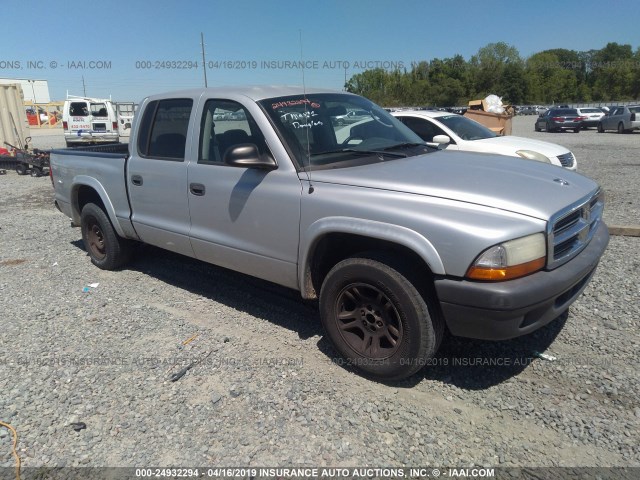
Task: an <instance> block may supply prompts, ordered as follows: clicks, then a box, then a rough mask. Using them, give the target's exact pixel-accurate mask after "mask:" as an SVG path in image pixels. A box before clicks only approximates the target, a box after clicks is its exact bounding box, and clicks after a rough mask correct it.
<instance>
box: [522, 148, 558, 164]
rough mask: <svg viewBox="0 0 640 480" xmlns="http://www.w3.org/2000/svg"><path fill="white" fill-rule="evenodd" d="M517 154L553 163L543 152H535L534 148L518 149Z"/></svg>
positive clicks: (528, 158)
mask: <svg viewBox="0 0 640 480" xmlns="http://www.w3.org/2000/svg"><path fill="white" fill-rule="evenodd" d="M516 154H517V155H519V156H521V157H522V158H526V159H527V160H535V161H537V162H544V163H551V160H549V158H548V157H546V156H544V155H542V154H541V153H538V152H534V151H533V150H518V151H517V152H516Z"/></svg>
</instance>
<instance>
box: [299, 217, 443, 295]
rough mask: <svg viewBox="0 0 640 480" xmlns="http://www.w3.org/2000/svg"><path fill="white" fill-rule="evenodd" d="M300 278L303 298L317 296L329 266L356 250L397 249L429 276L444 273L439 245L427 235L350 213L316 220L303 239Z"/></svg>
mask: <svg viewBox="0 0 640 480" xmlns="http://www.w3.org/2000/svg"><path fill="white" fill-rule="evenodd" d="M300 245H301V249H302V248H303V246H305V245H307V246H308V247H307V248H306V249H305V250H301V252H300V260H301V261H300V263H299V265H298V278H299V284H300V292H301V294H302V297H303V298H307V299H312V298H317V297H318V295H319V293H320V287H321V285H322V282H323V280H324V278H325V277H326V275H327V273H329V270H331V268H332V267H333V266H334V265H335V264H337V263H338V262H340V261H341V260H344V259H345V258H348V257H350V256H352V255H354V254H356V253H362V252H370V251H381V252H395V253H397V254H398V255H402V256H405V257H408V258H410V259H411V261H412V264H414V265H415V266H417V267H419V268H424V269H425V278H430V277H431V276H432V275H433V274H440V275H442V274H444V273H445V269H444V265H443V263H442V259H441V258H440V255H439V254H438V252H437V251H436V249H435V247H434V246H433V245H432V244H431V242H429V240H428V239H427V238H425V237H424V236H423V235H421V234H419V233H417V232H415V231H413V230H410V229H408V228H406V227H401V226H397V225H392V224H387V223H382V222H375V221H369V220H362V219H353V218H347V217H330V218H324V219H322V220H318V221H317V222H315V223H313V224H312V225H311V226H310V227H309V228H308V229H307V231H306V232H305V233H304V234H303V235H302V239H301V242H300Z"/></svg>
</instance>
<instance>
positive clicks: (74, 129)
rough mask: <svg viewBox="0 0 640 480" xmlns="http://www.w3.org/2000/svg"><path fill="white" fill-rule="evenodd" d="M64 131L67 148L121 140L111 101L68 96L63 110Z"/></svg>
mask: <svg viewBox="0 0 640 480" xmlns="http://www.w3.org/2000/svg"><path fill="white" fill-rule="evenodd" d="M62 129H63V131H64V140H65V143H66V144H67V147H72V146H77V145H83V144H84V145H86V144H95V143H115V142H118V140H119V133H118V117H117V115H116V110H115V108H114V104H113V103H112V102H111V100H109V99H102V98H88V97H76V96H71V95H70V96H68V98H67V100H65V102H64V106H63V108H62Z"/></svg>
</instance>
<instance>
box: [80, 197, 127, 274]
mask: <svg viewBox="0 0 640 480" xmlns="http://www.w3.org/2000/svg"><path fill="white" fill-rule="evenodd" d="M80 227H81V230H82V241H83V242H84V247H85V249H86V250H87V253H88V254H89V257H91V263H93V264H94V265H95V266H96V267H98V268H101V269H103V270H116V269H118V268H120V267H122V266H123V265H125V264H126V263H128V262H129V260H130V259H131V253H132V245H131V242H130V241H129V240H126V239H124V238H121V237H120V236H118V234H117V233H116V231H115V230H114V228H113V225H111V221H110V220H109V217H107V214H106V213H105V212H104V210H102V208H100V207H99V206H98V205H96V204H94V203H87V204H86V205H85V206H84V207H83V208H82V213H81V214H80Z"/></svg>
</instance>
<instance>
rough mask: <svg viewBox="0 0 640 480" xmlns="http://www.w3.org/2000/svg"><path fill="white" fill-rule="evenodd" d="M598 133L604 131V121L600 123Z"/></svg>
mask: <svg viewBox="0 0 640 480" xmlns="http://www.w3.org/2000/svg"><path fill="white" fill-rule="evenodd" d="M598 133H604V127H603V126H602V123H598Z"/></svg>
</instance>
